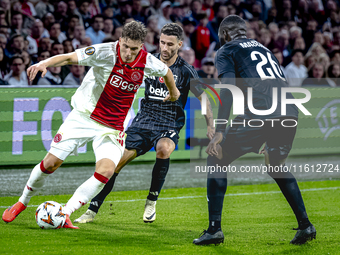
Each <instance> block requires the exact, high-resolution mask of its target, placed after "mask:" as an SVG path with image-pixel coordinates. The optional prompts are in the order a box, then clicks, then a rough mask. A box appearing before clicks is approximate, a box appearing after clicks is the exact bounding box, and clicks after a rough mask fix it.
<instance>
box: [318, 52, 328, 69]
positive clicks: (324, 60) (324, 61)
mask: <svg viewBox="0 0 340 255" xmlns="http://www.w3.org/2000/svg"><path fill="white" fill-rule="evenodd" d="M318 62H320V63H321V64H322V66H323V67H324V68H325V70H327V69H328V67H329V65H330V59H329V56H328V55H327V53H321V54H320V56H319V59H318Z"/></svg>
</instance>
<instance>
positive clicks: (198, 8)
mask: <svg viewBox="0 0 340 255" xmlns="http://www.w3.org/2000/svg"><path fill="white" fill-rule="evenodd" d="M190 6H191V17H193V18H194V19H195V20H196V21H197V22H198V19H197V15H198V14H200V13H202V2H201V0H193V1H191V4H190Z"/></svg>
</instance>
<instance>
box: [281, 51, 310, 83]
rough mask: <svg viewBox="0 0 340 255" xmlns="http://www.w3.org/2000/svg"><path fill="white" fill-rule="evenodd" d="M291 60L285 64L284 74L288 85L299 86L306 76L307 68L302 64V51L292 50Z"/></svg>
mask: <svg viewBox="0 0 340 255" xmlns="http://www.w3.org/2000/svg"><path fill="white" fill-rule="evenodd" d="M291 56H292V62H291V63H290V64H289V65H287V66H286V68H285V75H286V78H287V81H288V84H289V86H291V87H299V86H301V84H302V82H303V80H304V79H305V78H306V77H307V68H306V67H305V66H304V65H303V60H304V59H303V51H302V50H293V52H292V54H291Z"/></svg>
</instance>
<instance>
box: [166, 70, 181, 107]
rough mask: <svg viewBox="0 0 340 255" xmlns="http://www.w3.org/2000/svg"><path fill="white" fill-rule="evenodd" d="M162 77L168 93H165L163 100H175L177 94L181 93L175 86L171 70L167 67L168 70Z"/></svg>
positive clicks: (177, 96)
mask: <svg viewBox="0 0 340 255" xmlns="http://www.w3.org/2000/svg"><path fill="white" fill-rule="evenodd" d="M163 79H164V83H165V85H166V86H167V88H168V91H169V95H167V96H166V97H165V98H164V100H163V101H164V102H165V101H168V100H170V101H172V102H174V101H176V100H177V99H178V98H179V96H180V95H181V93H180V92H179V90H178V89H177V87H176V83H175V80H174V76H173V75H172V72H171V70H170V69H168V72H167V74H166V75H165V76H164V77H163Z"/></svg>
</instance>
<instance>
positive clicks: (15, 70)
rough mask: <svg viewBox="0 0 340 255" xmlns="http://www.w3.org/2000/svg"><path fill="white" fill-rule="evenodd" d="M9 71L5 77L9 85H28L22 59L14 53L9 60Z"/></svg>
mask: <svg viewBox="0 0 340 255" xmlns="http://www.w3.org/2000/svg"><path fill="white" fill-rule="evenodd" d="M9 65H10V69H11V71H10V73H9V74H8V75H7V76H6V77H5V79H6V81H7V82H8V84H9V85H14V86H17V87H26V86H28V85H29V81H28V79H27V75H26V72H25V65H24V59H23V58H22V57H21V56H20V55H14V56H13V57H11V58H10V60H9Z"/></svg>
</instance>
